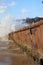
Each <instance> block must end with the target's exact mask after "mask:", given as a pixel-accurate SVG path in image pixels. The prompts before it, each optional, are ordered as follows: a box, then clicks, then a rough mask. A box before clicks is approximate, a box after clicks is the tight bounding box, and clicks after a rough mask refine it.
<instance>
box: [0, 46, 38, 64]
mask: <svg viewBox="0 0 43 65" xmlns="http://www.w3.org/2000/svg"><path fill="white" fill-rule="evenodd" d="M0 47H1V48H0V65H37V64H36V63H34V61H33V59H32V58H31V57H30V56H27V55H26V54H25V53H23V52H22V51H21V50H14V49H13V50H12V49H8V48H7V47H8V45H6V46H4V47H6V48H4V47H3V45H2V46H0Z"/></svg>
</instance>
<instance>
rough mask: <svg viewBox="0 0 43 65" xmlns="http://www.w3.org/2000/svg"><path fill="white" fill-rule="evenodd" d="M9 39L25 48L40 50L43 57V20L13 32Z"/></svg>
mask: <svg viewBox="0 0 43 65" xmlns="http://www.w3.org/2000/svg"><path fill="white" fill-rule="evenodd" d="M9 37H10V38H12V39H13V40H15V41H16V42H18V43H19V44H21V45H23V46H27V47H28V48H32V49H34V50H35V51H36V50H38V51H39V52H40V53H41V54H42V55H43V20H41V21H39V22H36V23H34V24H31V25H29V26H27V27H24V28H22V29H20V30H18V31H16V32H12V33H10V34H9Z"/></svg>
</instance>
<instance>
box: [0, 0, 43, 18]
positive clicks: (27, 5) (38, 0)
mask: <svg viewBox="0 0 43 65" xmlns="http://www.w3.org/2000/svg"><path fill="white" fill-rule="evenodd" d="M3 5H4V6H3ZM0 6H2V7H3V9H2V10H3V11H2V12H1V11H0V18H2V17H3V16H6V15H11V16H14V17H15V18H26V17H36V16H39V17H43V4H42V0H0ZM5 6H6V8H5ZM0 10H1V7H0Z"/></svg>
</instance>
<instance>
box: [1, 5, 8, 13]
mask: <svg viewBox="0 0 43 65" xmlns="http://www.w3.org/2000/svg"><path fill="white" fill-rule="evenodd" d="M6 9H7V6H5V5H0V13H4V12H5V11H6Z"/></svg>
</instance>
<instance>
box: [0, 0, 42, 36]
mask: <svg viewBox="0 0 43 65" xmlns="http://www.w3.org/2000/svg"><path fill="white" fill-rule="evenodd" d="M27 17H29V18H33V17H43V4H42V0H0V36H2V34H3V35H4V34H6V33H7V32H9V31H10V30H11V29H14V30H15V26H16V24H19V23H20V22H16V21H15V19H22V18H27ZM20 25H21V24H20ZM18 26H19V25H18Z"/></svg>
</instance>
